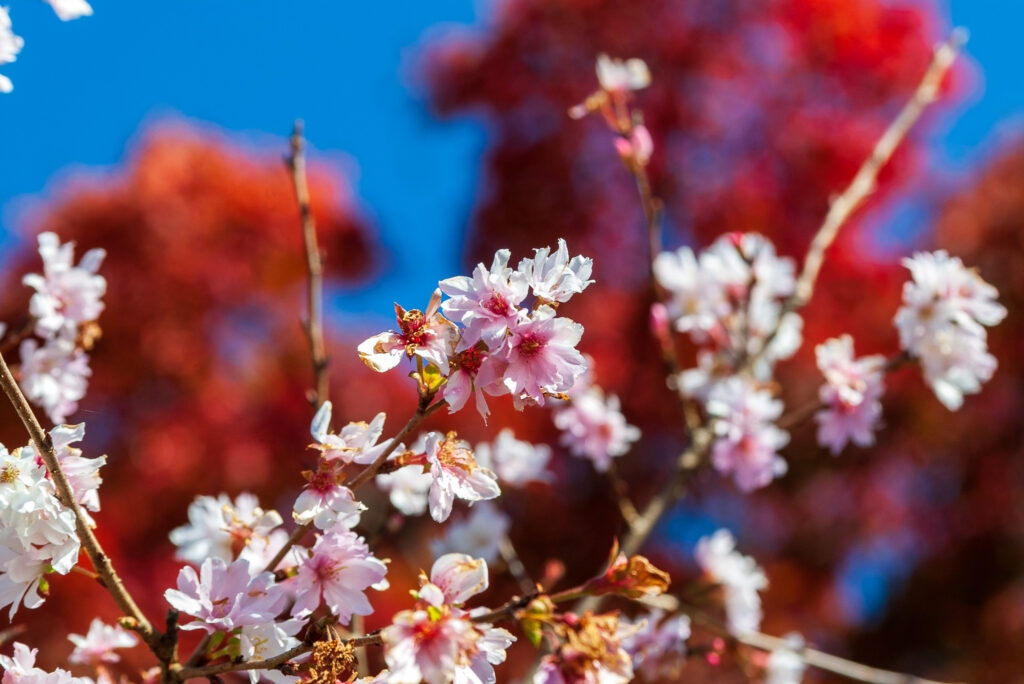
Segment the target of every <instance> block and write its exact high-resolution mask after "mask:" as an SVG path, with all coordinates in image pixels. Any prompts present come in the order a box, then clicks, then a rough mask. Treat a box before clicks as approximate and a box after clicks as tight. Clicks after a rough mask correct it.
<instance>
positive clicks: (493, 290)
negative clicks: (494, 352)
mask: <svg viewBox="0 0 1024 684" xmlns="http://www.w3.org/2000/svg"><path fill="white" fill-rule="evenodd" d="M510 255H511V254H510V252H509V251H508V250H507V249H499V250H498V251H497V252H496V253H495V254H494V261H493V262H492V263H491V268H490V270H488V269H487V268H486V267H485V266H484V265H483V264H477V266H476V268H475V269H473V277H472V278H470V277H468V276H455V277H453V278H448V279H447V280H442V281H441V283H440V286H441V291H442V292H444V293H445V294H446V295H448V296H449V297H451V299H448V300H446V301H445V302H444V304H442V305H441V309H442V310H443V311H444V313H445V315H446V316H448V317H449V318H450V319H451V320H453V321H455V322H457V323H460V324H461V325H462V326H463V327H464V331H463V333H462V342H461V346H462V347H463V348H465V347H470V346H473V345H475V344H476V343H477V342H478V341H481V340H482V341H483V342H484V343H485V344H486V345H487V346H488V347H489V348H491V349H496V348H497V347H499V346H501V344H502V342H503V341H504V339H505V335H506V333H507V332H508V329H509V327H510V326H511V325H513V324H514V323H515V321H516V316H517V314H518V312H519V304H520V303H521V302H522V301H523V299H524V298H525V297H526V294H527V292H528V286H527V283H526V277H525V276H524V275H523V274H522V273H519V272H518V271H513V270H512V269H511V268H509V266H508V260H509V257H510Z"/></svg>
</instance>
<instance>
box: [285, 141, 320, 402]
mask: <svg viewBox="0 0 1024 684" xmlns="http://www.w3.org/2000/svg"><path fill="white" fill-rule="evenodd" d="M285 166H287V167H288V170H289V171H291V174H292V186H293V187H294V189H295V199H296V201H298V203H299V217H300V219H301V222H302V241H303V244H304V245H305V247H306V270H307V271H308V273H309V278H308V282H307V286H306V308H307V315H308V318H307V320H306V321H305V322H304V323H303V326H302V327H303V329H304V330H305V331H306V339H307V340H308V341H309V353H310V358H311V360H312V363H313V387H314V390H313V391H314V396H313V406H314V408H320V405H321V404H323V403H324V402H325V401H327V398H328V393H329V392H330V381H329V380H330V378H329V376H328V373H327V351H326V347H325V345H324V303H323V297H324V292H323V289H324V288H323V269H324V266H323V259H322V257H321V255H320V246H319V245H318V244H317V240H316V221H315V220H314V219H313V211H312V209H311V208H310V203H309V183H308V181H307V178H306V155H305V152H304V150H303V144H302V122H301V121H296V122H295V128H294V129H293V130H292V137H291V154H289V155H288V156H287V157H285Z"/></svg>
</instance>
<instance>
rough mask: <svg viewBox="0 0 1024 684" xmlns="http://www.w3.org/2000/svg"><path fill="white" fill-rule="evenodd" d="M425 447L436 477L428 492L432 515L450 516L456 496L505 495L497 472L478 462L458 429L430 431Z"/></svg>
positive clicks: (476, 498)
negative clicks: (453, 430)
mask: <svg viewBox="0 0 1024 684" xmlns="http://www.w3.org/2000/svg"><path fill="white" fill-rule="evenodd" d="M424 449H425V453H424V455H425V458H426V463H427V464H428V465H429V466H430V475H431V477H433V478H434V481H433V483H431V486H430V493H429V495H428V499H429V504H430V517H431V518H433V519H434V520H436V521H437V522H444V521H445V520H447V519H448V516H449V515H451V512H452V504H453V503H454V502H455V499H456V498H459V499H463V500H465V501H481V500H484V499H493V498H495V497H497V496H498V495H499V494H501V489H500V488H499V487H498V481H497V478H496V476H495V475H494V473H493V472H491V470H490V469H488V468H484V467H483V466H481V465H478V464H477V462H476V459H475V458H473V452H472V451H470V449H469V444H467V443H466V442H463V441H460V440H458V439H457V438H456V435H455V433H454V432H450V433H448V435H442V434H441V433H439V432H431V433H429V434H428V435H427V438H426V443H425V445H424Z"/></svg>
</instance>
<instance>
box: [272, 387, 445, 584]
mask: <svg viewBox="0 0 1024 684" xmlns="http://www.w3.org/2000/svg"><path fill="white" fill-rule="evenodd" d="M444 406H447V403H446V402H445V401H444V400H443V399H442V400H441V401H439V402H436V403H434V404H432V405H429V406H425V405H424V401H423V400H421V401H420V406H419V408H417V409H416V413H415V414H414V415H413V417H412V418H410V419H409V422H408V423H406V424H405V427H404V428H402V430H401V432H399V433H398V434H397V435H395V436H394V437H392V438H391V442H389V443H388V446H387V448H386V449H384V451H382V452H381V454H380V456H378V457H377V460H375V461H374V462H373V463H371V464H370V465H368V466H366V467H365V468H364V469H363V470H362V471H361V472H360V473H359V474H358V475H356V477H355V479H354V480H352V484H350V485H349V489H350V490H352V491H353V492H354V491H355V490H356V489H357V488H359V487H360V486H362V485H363V484H365V483H367V482H369V481H370V479H372V478H373V476H374V475H375V474H376V473H377V471H378V470H380V467H381V466H382V465H384V462H385V461H387V460H388V456H390V455H391V454H392V453H394V451H395V449H397V448H398V445H399V444H401V443H402V441H403V440H404V439H405V438H406V437H408V436H409V435H410V434H412V433H413V431H415V430H416V428H418V427H419V426H420V423H422V422H423V421H424V420H426V419H427V418H429V417H430V416H431V415H433V414H434V413H435V412H436V411H438V410H439V409H441V408H442V407H444ZM312 527H313V523H312V522H308V523H305V524H303V525H299V526H298V527H297V528H295V531H294V532H292V534H291V536H290V537H289V538H288V541H286V542H285V544H284V546H282V547H281V548H280V550H278V552H277V553H276V554H274V557H273V558H272V559H270V562H269V563H267V566H266V570H267V571H269V572H273V571H274V568H276V567H277V566H278V564H279V563H280V562H281V561H282V560H284V557H285V556H287V555H288V551H290V550H291V548H292V547H293V546H294V545H295V544H297V543H299V541H300V540H301V539H302V538H303V537H304V536H306V533H307V532H309V530H310V529H311V528H312Z"/></svg>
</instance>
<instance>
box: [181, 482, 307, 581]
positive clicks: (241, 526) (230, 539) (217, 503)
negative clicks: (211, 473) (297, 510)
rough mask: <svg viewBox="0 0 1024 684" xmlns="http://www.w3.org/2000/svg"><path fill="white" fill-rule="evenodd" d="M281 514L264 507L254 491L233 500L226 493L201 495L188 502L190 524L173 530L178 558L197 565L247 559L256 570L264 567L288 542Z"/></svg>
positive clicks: (244, 493)
mask: <svg viewBox="0 0 1024 684" xmlns="http://www.w3.org/2000/svg"><path fill="white" fill-rule="evenodd" d="M282 522H283V521H282V519H281V515H280V514H279V513H278V512H277V511H275V510H264V509H262V508H260V506H259V500H258V499H257V498H256V496H254V495H253V494H249V493H247V492H243V493H242V494H239V495H238V496H237V497H236V498H235V500H234V501H232V500H231V498H230V497H228V496H227V495H226V494H220V495H219V496H217V497H212V496H198V497H196V498H195V500H194V501H193V502H192V503H191V504H189V507H188V524H187V525H182V526H181V527H177V528H175V529H173V530H171V535H170V537H171V543H172V544H174V545H175V546H177V547H178V549H177V551H176V552H175V558H177V559H179V560H183V561H186V562H189V563H194V564H196V565H201V564H203V563H204V562H205V561H206V560H208V559H211V558H215V559H217V560H221V561H224V562H231V561H233V560H235V559H236V558H240V559H243V560H246V561H247V562H249V564H250V568H251V569H252V570H253V571H258V570H260V569H262V568H263V567H264V566H265V565H266V563H267V562H268V561H269V560H270V559H271V558H272V557H273V556H274V554H275V553H276V552H277V550H278V549H280V548H281V546H282V545H283V544H284V543H285V541H286V539H287V538H288V534H287V533H286V532H285V531H284V530H283V529H280V525H281V523H282Z"/></svg>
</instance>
